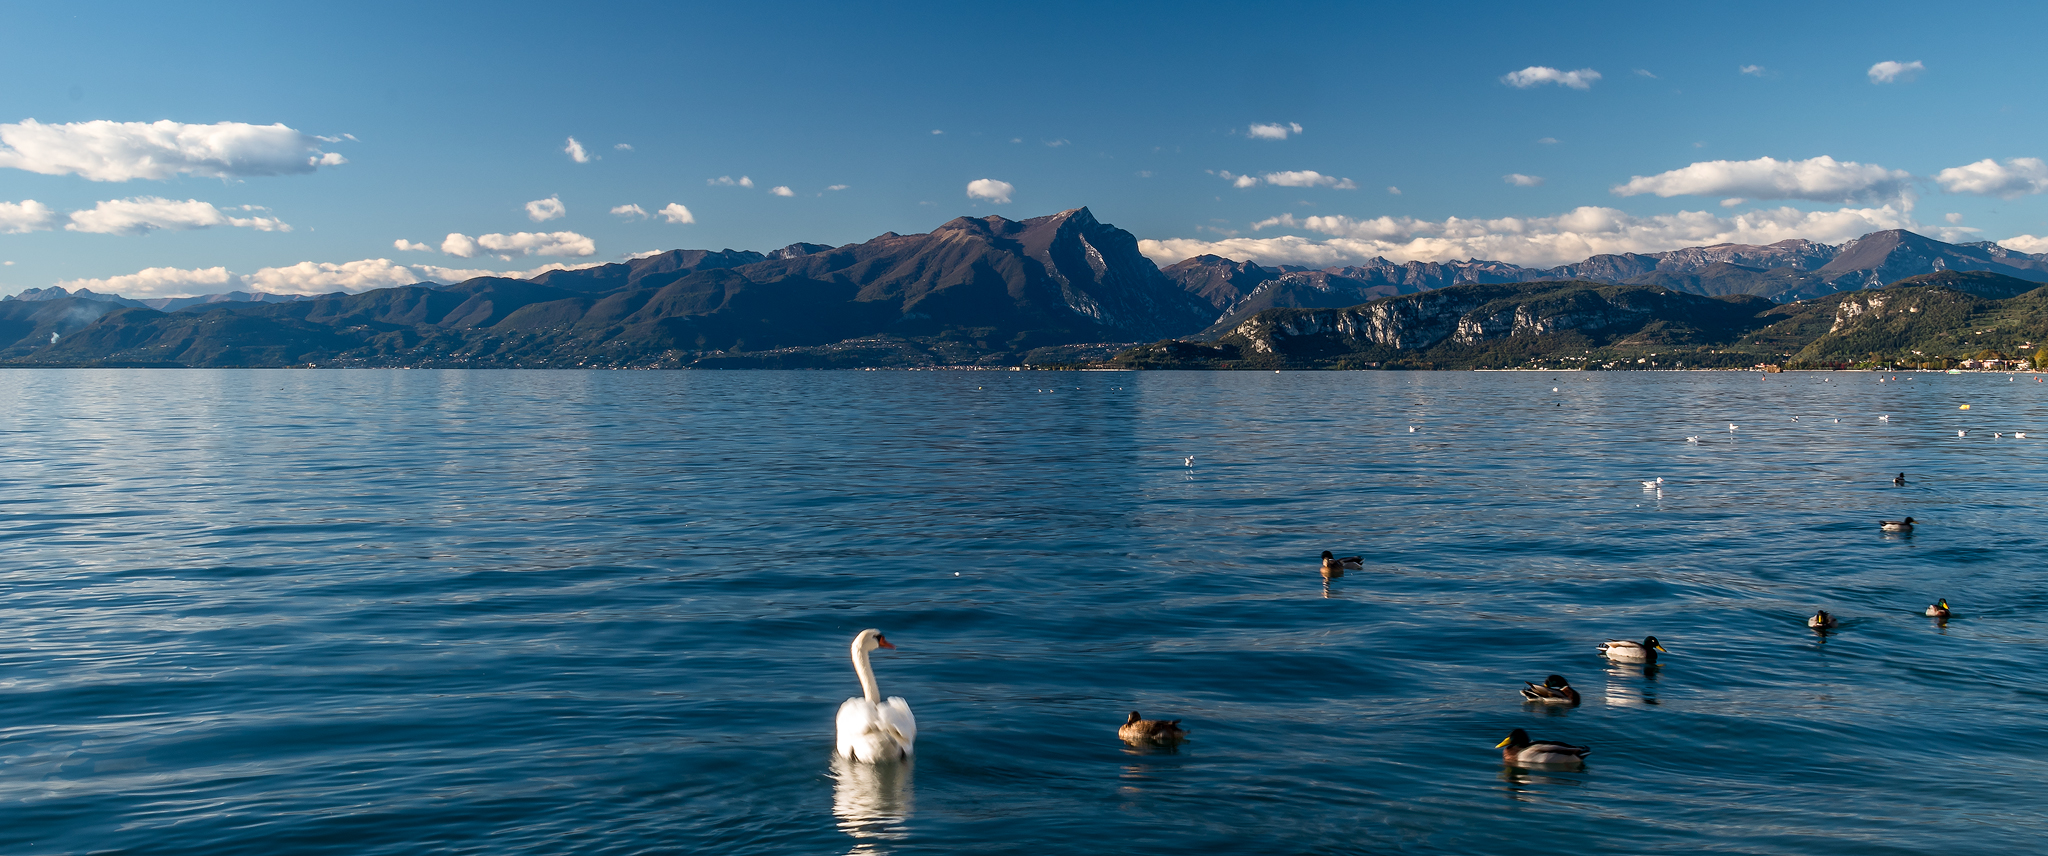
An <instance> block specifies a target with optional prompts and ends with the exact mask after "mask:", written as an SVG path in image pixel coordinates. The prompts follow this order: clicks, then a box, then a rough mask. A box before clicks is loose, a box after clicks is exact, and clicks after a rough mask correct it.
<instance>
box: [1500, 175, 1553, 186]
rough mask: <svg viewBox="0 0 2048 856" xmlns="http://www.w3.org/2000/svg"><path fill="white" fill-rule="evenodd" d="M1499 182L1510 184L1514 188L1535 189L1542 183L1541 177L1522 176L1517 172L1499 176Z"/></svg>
mask: <svg viewBox="0 0 2048 856" xmlns="http://www.w3.org/2000/svg"><path fill="white" fill-rule="evenodd" d="M1500 180H1502V181H1505V182H1507V183H1509V184H1512V185H1514V186H1516V187H1535V186H1537V185H1539V184H1542V183H1543V176H1540V175H1523V174H1521V173H1519V172H1511V173H1508V174H1507V175H1503V176H1501V177H1500Z"/></svg>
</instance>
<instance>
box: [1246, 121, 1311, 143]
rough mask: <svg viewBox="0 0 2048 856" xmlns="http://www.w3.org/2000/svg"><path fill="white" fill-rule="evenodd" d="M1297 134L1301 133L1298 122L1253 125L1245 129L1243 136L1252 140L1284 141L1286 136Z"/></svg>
mask: <svg viewBox="0 0 2048 856" xmlns="http://www.w3.org/2000/svg"><path fill="white" fill-rule="evenodd" d="M1299 133H1301V123H1300V122H1285V123H1282V122H1274V123H1271V124H1258V123H1253V124H1252V126H1251V127H1249V128H1246V129H1245V132H1244V134H1245V136H1247V137H1250V138H1252V139H1254V140H1284V139H1287V135H1288V134H1299Z"/></svg>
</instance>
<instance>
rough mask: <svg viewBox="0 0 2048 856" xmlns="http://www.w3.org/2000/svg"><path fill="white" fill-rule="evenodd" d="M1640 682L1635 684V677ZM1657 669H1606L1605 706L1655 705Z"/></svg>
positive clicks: (1653, 667) (1633, 667) (1620, 667)
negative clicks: (1639, 678) (1638, 678)
mask: <svg viewBox="0 0 2048 856" xmlns="http://www.w3.org/2000/svg"><path fill="white" fill-rule="evenodd" d="M1638 676H1640V677H1641V682H1640V683H1638V682H1637V680H1636V679H1637V677H1638ZM1656 682H1657V667H1656V666H1620V665H1611V666H1608V667H1607V693H1606V697H1607V704H1608V705H1609V706H1611V707H1627V706H1631V705H1647V704H1657V688H1656V686H1655V685H1656Z"/></svg>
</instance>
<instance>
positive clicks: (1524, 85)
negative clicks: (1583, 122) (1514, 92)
mask: <svg viewBox="0 0 2048 856" xmlns="http://www.w3.org/2000/svg"><path fill="white" fill-rule="evenodd" d="M1599 79H1600V72H1597V71H1594V70H1592V69H1590V68H1582V69H1579V70H1577V71H1559V70H1557V69H1554V68H1551V67H1550V66H1547V65H1532V66H1529V67H1528V68H1525V69H1522V70H1521V71H1510V72H1508V73H1507V74H1503V75H1501V77H1500V82H1502V83H1505V84H1507V85H1509V86H1512V87H1515V88H1516V89H1528V88H1529V87H1531V86H1541V85H1543V84H1545V83H1555V84H1557V85H1559V86H1566V87H1570V88H1572V89H1591V88H1592V87H1593V82H1594V81H1596V80H1599Z"/></svg>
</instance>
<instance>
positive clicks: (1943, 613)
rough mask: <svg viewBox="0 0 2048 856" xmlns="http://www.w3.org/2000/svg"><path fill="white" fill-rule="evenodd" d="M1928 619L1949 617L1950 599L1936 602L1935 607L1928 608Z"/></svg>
mask: <svg viewBox="0 0 2048 856" xmlns="http://www.w3.org/2000/svg"><path fill="white" fill-rule="evenodd" d="M1927 617H1928V618H1947V617H1948V598H1942V599H1941V600H1938V601H1935V603H1934V605H1933V606H1930V607H1928V608H1927Z"/></svg>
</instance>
